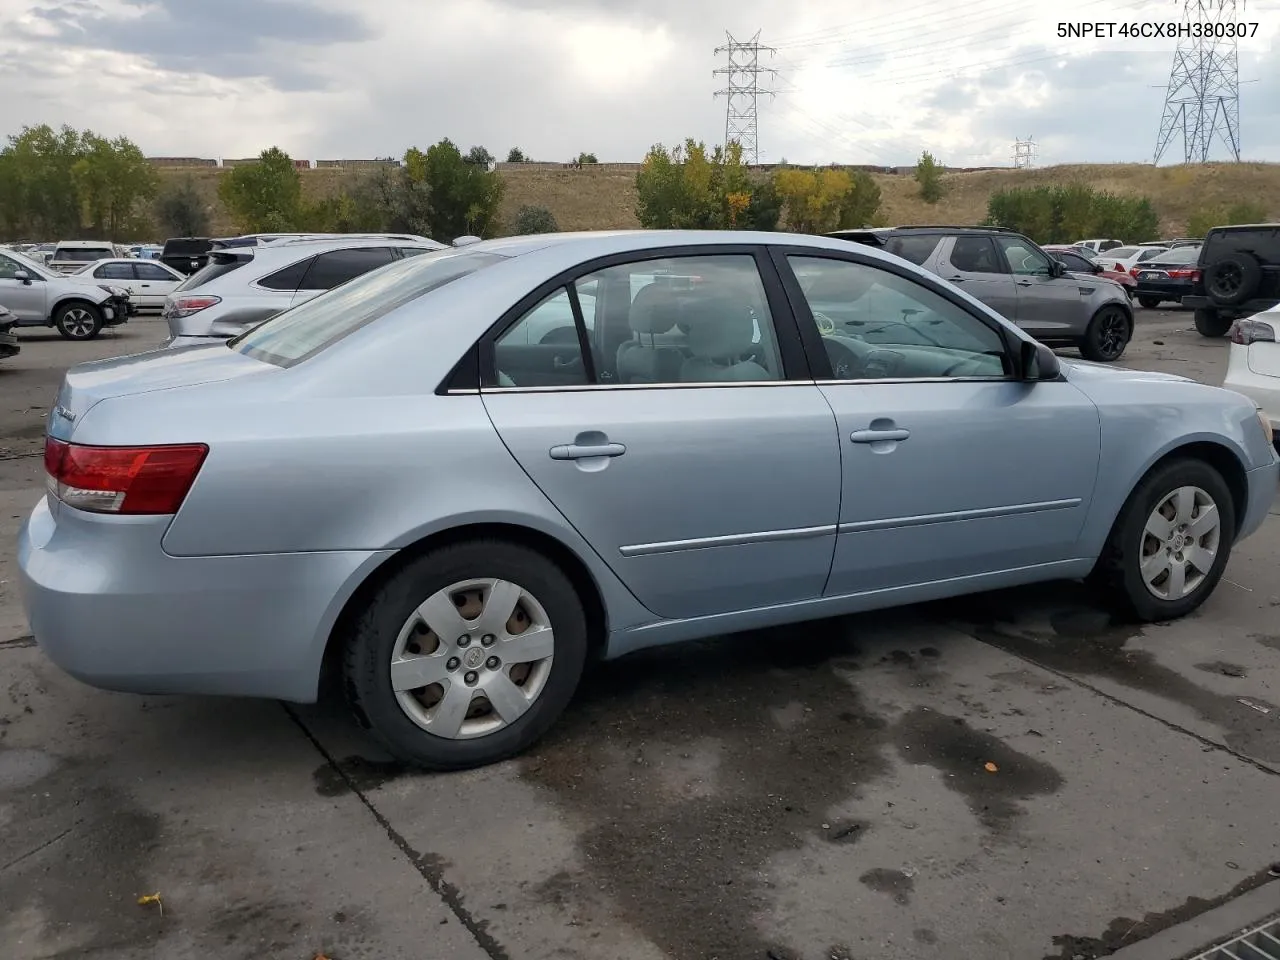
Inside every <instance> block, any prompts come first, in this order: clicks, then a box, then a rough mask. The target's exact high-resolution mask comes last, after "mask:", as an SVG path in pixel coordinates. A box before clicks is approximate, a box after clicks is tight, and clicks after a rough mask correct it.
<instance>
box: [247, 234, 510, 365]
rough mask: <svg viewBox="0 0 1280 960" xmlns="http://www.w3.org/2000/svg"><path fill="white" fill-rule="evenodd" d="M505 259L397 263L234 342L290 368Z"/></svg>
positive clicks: (477, 255)
mask: <svg viewBox="0 0 1280 960" xmlns="http://www.w3.org/2000/svg"><path fill="white" fill-rule="evenodd" d="M505 259H507V258H506V257H503V256H501V255H499V254H495V253H488V252H481V251H476V250H472V251H467V250H466V248H446V249H444V250H436V251H432V252H431V253H425V254H423V255H422V256H419V257H412V258H410V259H407V260H398V261H396V262H395V263H392V264H390V265H388V266H386V267H383V268H382V269H379V270H372V271H370V272H368V273H366V274H363V275H362V276H358V277H356V278H355V279H354V280H350V281H348V282H346V283H344V284H342V285H341V286H339V287H335V288H334V289H332V290H329V291H327V292H326V293H322V294H320V295H319V296H318V297H316V298H314V299H312V300H308V301H307V302H305V303H303V304H301V305H299V306H296V307H293V308H292V309H289V310H285V311H284V312H283V313H279V314H276V316H274V317H272V318H271V319H270V320H268V321H266V322H265V323H262V324H259V325H258V326H256V327H254V328H253V329H252V330H249V331H247V332H246V333H242V334H241V335H240V336H238V337H235V338H234V339H232V340H231V341H229V343H230V346H231V347H232V349H235V350H238V351H239V352H241V353H243V354H245V355H246V356H250V357H253V358H254V359H256V360H262V361H264V362H266V363H273V364H275V365H276V366H280V367H291V366H293V365H294V364H298V363H301V362H303V361H304V360H307V359H309V358H310V357H313V356H315V355H316V354H318V353H320V352H321V351H323V350H326V349H328V348H329V347H331V346H333V345H334V344H335V343H337V342H338V341H339V340H341V339H342V338H344V337H346V336H348V335H349V334H351V333H354V332H355V331H356V330H358V329H360V328H361V327H363V326H365V325H366V324H369V323H372V322H373V321H375V320H377V319H378V318H380V317H383V316H385V315H386V314H388V313H390V312H391V311H392V310H395V309H396V308H397V307H401V306H404V305H405V304H406V303H409V302H410V301H412V300H416V299H417V298H418V297H420V296H423V295H424V294H426V293H429V292H430V291H432V290H435V289H437V288H439V287H442V286H444V285H445V284H447V283H451V282H453V281H454V280H457V279H458V278H460V277H465V276H467V275H468V274H472V273H475V272H476V271H478V270H482V269H484V268H485V267H488V266H491V265H492V264H495V263H498V262H500V261H502V260H505Z"/></svg>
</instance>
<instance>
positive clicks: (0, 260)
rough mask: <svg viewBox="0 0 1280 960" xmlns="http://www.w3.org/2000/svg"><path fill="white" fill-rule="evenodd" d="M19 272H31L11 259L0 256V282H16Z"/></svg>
mask: <svg viewBox="0 0 1280 960" xmlns="http://www.w3.org/2000/svg"><path fill="white" fill-rule="evenodd" d="M19 271H26V272H27V273H30V272H31V271H29V270H27V268H26V267H25V266H23V265H22V264H20V263H18V261H17V260H14V259H13V258H12V257H6V256H5V255H4V254H0V280H17V279H18V273H19Z"/></svg>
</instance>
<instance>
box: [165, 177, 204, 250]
mask: <svg viewBox="0 0 1280 960" xmlns="http://www.w3.org/2000/svg"><path fill="white" fill-rule="evenodd" d="M155 214H156V219H157V220H159V221H160V226H161V227H163V228H164V229H165V231H166V232H168V233H169V235H170V236H174V237H203V236H207V235H208V233H209V205H208V204H207V203H205V200H204V197H203V196H201V194H200V191H199V189H198V188H197V187H196V181H195V178H194V177H191V176H187V177H184V178H183V179H182V180H180V181H177V182H175V183H171V184H169V185H168V186H167V187H165V188H164V190H162V191H161V192H160V195H159V196H158V197H157V198H156V206H155Z"/></svg>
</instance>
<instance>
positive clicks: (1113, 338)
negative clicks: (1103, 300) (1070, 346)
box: [1080, 305, 1133, 363]
mask: <svg viewBox="0 0 1280 960" xmlns="http://www.w3.org/2000/svg"><path fill="white" fill-rule="evenodd" d="M1132 336H1133V325H1132V324H1131V323H1130V321H1129V316H1128V314H1126V313H1125V312H1124V310H1122V309H1121V308H1120V307H1118V306H1114V305H1111V306H1106V307H1103V308H1102V309H1101V310H1099V311H1098V312H1097V313H1095V314H1094V315H1093V319H1092V320H1090V321H1089V327H1088V329H1087V330H1085V334H1084V339H1083V340H1082V341H1081V342H1080V354H1081V356H1083V357H1084V358H1085V359H1086V360H1093V361H1095V362H1098V363H1111V362H1113V361H1116V360H1119V359H1120V358H1121V357H1122V356H1123V355H1124V351H1125V348H1126V347H1128V346H1129V338H1130V337H1132Z"/></svg>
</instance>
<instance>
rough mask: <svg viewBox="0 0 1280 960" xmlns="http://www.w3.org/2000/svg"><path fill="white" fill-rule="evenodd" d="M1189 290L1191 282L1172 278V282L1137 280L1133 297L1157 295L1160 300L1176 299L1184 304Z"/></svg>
mask: <svg viewBox="0 0 1280 960" xmlns="http://www.w3.org/2000/svg"><path fill="white" fill-rule="evenodd" d="M1190 292H1191V284H1189V283H1179V282H1178V281H1176V280H1174V281H1172V282H1159V281H1156V282H1152V281H1149V280H1148V281H1143V280H1139V281H1138V282H1137V284H1136V285H1135V286H1134V288H1133V295H1134V296H1135V297H1159V298H1160V299H1161V300H1177V301H1180V302H1181V303H1182V304H1183V305H1184V306H1185V305H1186V300H1185V299H1184V298H1185V297H1186V295H1187V294H1188V293H1190Z"/></svg>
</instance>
